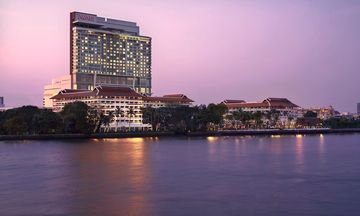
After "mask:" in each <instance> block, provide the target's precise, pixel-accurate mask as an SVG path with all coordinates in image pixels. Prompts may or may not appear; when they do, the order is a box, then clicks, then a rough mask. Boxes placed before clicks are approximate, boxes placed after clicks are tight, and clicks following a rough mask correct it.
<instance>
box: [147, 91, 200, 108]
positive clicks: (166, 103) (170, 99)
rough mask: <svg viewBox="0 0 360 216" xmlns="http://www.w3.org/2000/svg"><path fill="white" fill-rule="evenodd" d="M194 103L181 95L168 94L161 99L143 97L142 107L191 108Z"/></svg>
mask: <svg viewBox="0 0 360 216" xmlns="http://www.w3.org/2000/svg"><path fill="white" fill-rule="evenodd" d="M193 102H194V101H193V100H191V99H190V98H188V97H187V96H186V95H183V94H169V95H164V96H162V97H155V96H154V97H145V98H144V107H152V108H160V107H176V106H191V105H192V103H193Z"/></svg>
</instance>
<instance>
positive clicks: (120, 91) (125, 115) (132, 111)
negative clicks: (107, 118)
mask: <svg viewBox="0 0 360 216" xmlns="http://www.w3.org/2000/svg"><path fill="white" fill-rule="evenodd" d="M143 97H144V96H142V95H140V94H138V93H137V92H135V91H134V90H133V89H131V88H128V87H111V86H97V87H95V89H94V90H74V89H65V90H62V91H60V92H59V93H58V94H57V95H55V96H53V97H51V99H52V100H53V103H54V104H53V110H54V111H55V112H60V111H61V110H62V109H63V107H64V106H65V105H66V104H68V103H72V102H75V101H81V102H84V103H86V104H87V105H88V106H90V107H92V108H95V109H97V110H99V111H100V112H103V113H104V114H105V115H109V114H110V113H112V114H114V119H115V121H113V122H112V123H111V124H110V125H109V126H107V128H108V130H111V131H118V130H127V129H129V128H130V129H131V130H148V129H150V128H151V125H149V124H143V121H142V120H143V119H142V112H141V108H142V107H143V106H144V101H143Z"/></svg>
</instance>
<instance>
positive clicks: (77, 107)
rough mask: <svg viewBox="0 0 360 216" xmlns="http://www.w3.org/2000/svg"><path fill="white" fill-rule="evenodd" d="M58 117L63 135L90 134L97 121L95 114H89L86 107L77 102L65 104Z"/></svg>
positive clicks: (88, 108)
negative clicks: (60, 120)
mask: <svg viewBox="0 0 360 216" xmlns="http://www.w3.org/2000/svg"><path fill="white" fill-rule="evenodd" d="M94 114H95V115H96V116H94ZM60 116H61V118H62V122H63V131H64V132H65V133H91V132H92V131H93V129H94V127H95V125H96V120H97V113H93V112H91V109H90V107H89V106H88V105H86V104H85V103H83V102H78V101H77V102H73V103H69V104H66V105H65V106H64V108H63V110H62V111H61V112H60ZM90 116H91V118H89V117H90Z"/></svg>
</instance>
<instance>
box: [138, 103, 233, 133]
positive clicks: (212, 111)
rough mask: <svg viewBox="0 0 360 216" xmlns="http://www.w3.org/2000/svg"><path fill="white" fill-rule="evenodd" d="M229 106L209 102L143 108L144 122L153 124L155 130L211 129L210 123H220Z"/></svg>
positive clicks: (181, 131) (180, 131) (185, 130)
mask: <svg viewBox="0 0 360 216" xmlns="http://www.w3.org/2000/svg"><path fill="white" fill-rule="evenodd" d="M226 112H227V108H226V106H225V105H223V104H209V106H207V107H206V106H205V105H200V106H195V107H187V106H178V107H161V108H156V109H155V108H143V109H142V113H143V122H144V123H148V124H151V125H152V127H153V130H155V131H159V130H165V131H174V132H178V133H184V132H187V131H203V130H207V129H210V128H209V125H211V124H212V125H220V124H221V123H222V121H223V115H224V114H225V113H226Z"/></svg>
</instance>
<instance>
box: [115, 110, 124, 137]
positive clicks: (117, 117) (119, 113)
mask: <svg viewBox="0 0 360 216" xmlns="http://www.w3.org/2000/svg"><path fill="white" fill-rule="evenodd" d="M122 114H123V110H122V109H120V107H116V110H115V117H116V129H115V132H117V130H118V128H119V121H120V119H119V117H121V116H122Z"/></svg>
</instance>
